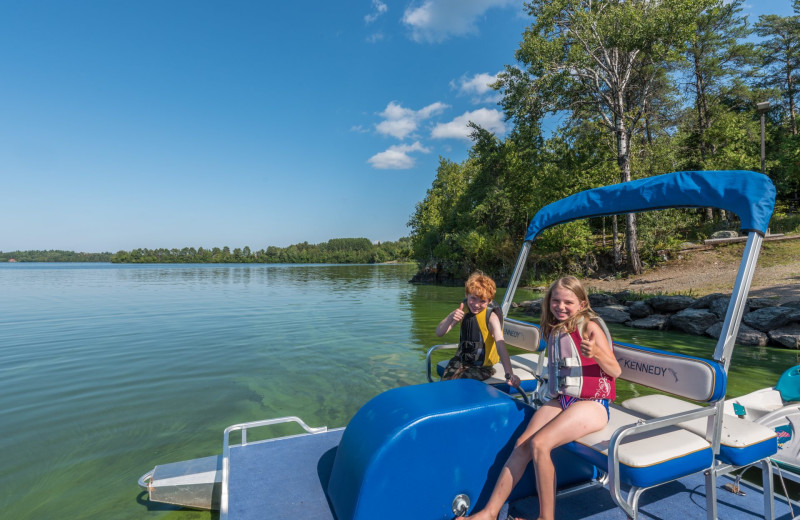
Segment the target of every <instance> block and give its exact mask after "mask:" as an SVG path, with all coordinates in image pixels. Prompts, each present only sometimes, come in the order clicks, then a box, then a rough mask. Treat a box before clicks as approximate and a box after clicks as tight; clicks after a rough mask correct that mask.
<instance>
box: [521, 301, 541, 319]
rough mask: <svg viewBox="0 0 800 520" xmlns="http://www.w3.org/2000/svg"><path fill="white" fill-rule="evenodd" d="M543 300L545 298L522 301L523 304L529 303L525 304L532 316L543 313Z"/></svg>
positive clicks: (526, 309)
mask: <svg viewBox="0 0 800 520" xmlns="http://www.w3.org/2000/svg"><path fill="white" fill-rule="evenodd" d="M542 301H544V300H532V301H531V300H529V301H525V302H522V303H523V304H526V303H527V304H528V305H527V306H525V305H523V306H525V313H526V314H530V315H531V316H538V315H540V314H541V313H542Z"/></svg>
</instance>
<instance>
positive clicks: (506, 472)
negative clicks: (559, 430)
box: [467, 401, 561, 520]
mask: <svg viewBox="0 0 800 520" xmlns="http://www.w3.org/2000/svg"><path fill="white" fill-rule="evenodd" d="M559 413H561V405H559V404H558V402H557V401H550V402H548V403H545V404H544V406H542V407H541V408H539V409H538V410H537V411H536V413H534V414H533V418H531V420H530V422H529V423H528V426H527V427H526V428H525V431H524V432H522V435H520V436H519V438H518V439H517V441H516V443H515V446H514V451H512V452H511V455H510V456H509V457H508V460H507V461H506V463H505V465H504V466H503V469H502V470H500V477H499V478H498V479H497V483H496V484H495V486H494V490H493V491H492V496H491V497H489V502H488V503H487V504H486V507H485V508H484V509H482V510H481V511H478V512H476V513H474V514H472V515H471V516H469V517H467V518H470V519H472V520H489V519H491V520H496V519H497V515H498V513H499V512H500V509H501V508H502V507H503V504H505V502H506V500H507V499H508V496H509V495H510V494H511V491H512V490H513V489H514V486H516V485H517V482H519V479H521V478H522V474H523V473H525V468H526V467H527V466H528V463H529V462H530V461H531V444H530V440H531V438H532V437H533V435H534V434H535V433H536V432H537V431H539V430H540V429H541V428H542V427H543V426H544V425H546V424H547V423H548V422H550V421H551V420H553V418H554V417H556V416H557V415H558V414H559Z"/></svg>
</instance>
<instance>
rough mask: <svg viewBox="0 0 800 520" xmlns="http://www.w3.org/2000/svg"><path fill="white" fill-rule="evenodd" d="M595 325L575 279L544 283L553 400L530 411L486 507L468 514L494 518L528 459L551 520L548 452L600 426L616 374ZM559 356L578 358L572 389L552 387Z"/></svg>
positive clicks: (542, 512)
mask: <svg viewBox="0 0 800 520" xmlns="http://www.w3.org/2000/svg"><path fill="white" fill-rule="evenodd" d="M599 323H601V320H600V318H599V317H598V316H597V315H596V314H595V313H594V311H593V310H592V308H591V307H590V306H589V299H588V297H587V295H586V290H585V289H584V288H583V286H582V285H581V283H580V281H578V279H577V278H575V277H573V276H565V277H563V278H560V279H559V280H557V281H556V282H554V283H553V284H552V285H551V286H550V288H549V289H548V291H547V294H546V295H545V298H544V302H543V304H542V319H541V328H542V334H543V335H544V336H545V337H546V338H547V345H548V346H547V351H548V365H549V366H550V367H552V368H551V369H550V370H551V372H550V373H551V377H550V388H551V394H552V393H554V392H553V390H555V398H553V399H551V400H550V401H548V402H546V403H545V404H544V405H542V407H540V408H539V409H538V410H537V411H536V413H534V414H533V418H531V421H530V423H528V426H527V428H526V429H525V431H524V432H523V433H522V435H521V436H520V437H519V439H517V442H516V444H515V447H514V451H513V452H512V453H511V455H510V456H509V458H508V461H506V464H505V466H503V469H502V470H501V471H500V477H499V478H498V480H497V483H496V484H495V487H494V491H493V492H492V496H491V497H490V498H489V502H488V503H487V504H486V507H485V508H484V509H483V510H482V511H479V512H477V513H475V514H474V515H472V516H470V517H469V518H472V519H482V520H488V519H491V520H495V519H496V518H497V514H498V513H499V511H500V508H501V507H502V506H503V504H504V503H505V501H506V499H507V498H508V496H509V495H510V494H511V490H512V489H514V486H515V485H516V484H517V482H518V481H519V479H520V478H522V474H523V472H524V471H525V467H526V466H527V465H528V462H530V461H531V460H533V468H534V471H535V472H536V491H537V492H538V495H539V520H553V519H554V518H555V502H556V472H555V467H554V466H553V460H552V459H551V457H550V452H552V451H553V450H554V449H555V448H557V447H559V446H562V445H564V444H566V443H568V442H571V441H574V440H576V439H579V438H581V437H583V436H584V435H586V434H589V433H592V432H595V431H597V430H600V429H602V428H603V427H605V425H606V424H607V423H608V403H609V401H611V400H613V399H614V396H615V388H614V379H615V378H617V377H619V375H620V374H621V372H622V370H621V368H620V366H619V363H617V360H616V358H615V357H614V352H613V350H612V347H611V344H610V341H609V338H608V337H607V336H606V332H605V329H604V327H601V325H600V324H599ZM576 354H579V355H577V356H576ZM563 357H577V358H579V359H580V366H579V367H574V368H575V369H579V372H580V374H581V375H582V377H580V378H579V380H580V383H579V384H578V385H577V390H576V387H574V386H570V387H561V388H557V386H558V383H557V381H554V379H555V378H554V377H552V375H553V373H554V369H555V364H556V363H557V361H556V362H555V363H554V359H555V360H557V359H559V358H563ZM573 382H574V381H573ZM570 394H577V395H570Z"/></svg>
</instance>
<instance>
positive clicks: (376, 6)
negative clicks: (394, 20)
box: [364, 0, 389, 25]
mask: <svg viewBox="0 0 800 520" xmlns="http://www.w3.org/2000/svg"><path fill="white" fill-rule="evenodd" d="M372 8H373V12H371V13H370V14H368V15H366V16H364V21H365V22H366V23H367V25H369V24H371V23H372V22H374V21H375V20H377V19H378V18H380V16H381V15H382V14H383V13H385V12H386V11H388V10H389V7H388V6H387V5H386V4H384V3H383V2H381V0H372Z"/></svg>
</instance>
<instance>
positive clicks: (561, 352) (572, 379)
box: [547, 318, 617, 401]
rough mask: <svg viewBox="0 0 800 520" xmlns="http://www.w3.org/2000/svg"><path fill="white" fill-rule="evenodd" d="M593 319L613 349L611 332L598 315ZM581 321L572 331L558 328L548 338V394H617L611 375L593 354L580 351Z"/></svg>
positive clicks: (596, 396)
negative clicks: (589, 356)
mask: <svg viewBox="0 0 800 520" xmlns="http://www.w3.org/2000/svg"><path fill="white" fill-rule="evenodd" d="M592 321H594V322H595V323H597V324H598V325H600V328H601V329H602V330H603V332H604V333H605V335H606V338H607V339H608V345H609V346H610V347H611V350H612V352H613V350H614V346H613V344H612V342H611V333H610V332H609V331H608V327H606V324H605V322H603V320H602V319H600V318H593V319H592ZM582 324H583V322H580V323H578V327H577V328H576V329H575V330H574V331H572V332H571V333H565V332H557V333H552V334H550V338H549V340H548V342H547V355H548V360H547V365H548V367H547V369H548V390H549V393H550V395H551V396H553V397H555V396H556V394H564V395H569V396H572V397H578V398H580V399H609V400H611V401H613V400H614V398H615V397H616V396H617V392H616V387H615V385H614V378H613V377H611V376H609V375H608V374H606V373H605V372H603V369H601V368H600V365H598V364H597V361H595V360H594V359H593V358H588V357H586V356H584V355H583V354H581V349H580V345H581V333H580V330H581V329H582Z"/></svg>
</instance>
